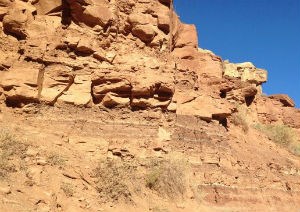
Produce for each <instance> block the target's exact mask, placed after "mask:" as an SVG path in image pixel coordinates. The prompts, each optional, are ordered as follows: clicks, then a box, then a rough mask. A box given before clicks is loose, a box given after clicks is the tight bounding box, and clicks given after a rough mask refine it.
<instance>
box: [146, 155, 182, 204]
mask: <svg viewBox="0 0 300 212" xmlns="http://www.w3.org/2000/svg"><path fill="white" fill-rule="evenodd" d="M185 173H186V163H184V162H183V161H173V160H152V161H151V162H150V164H149V168H148V174H147V175H146V186H147V187H148V188H150V189H153V190H155V191H157V192H158V193H159V194H161V195H164V196H166V197H169V198H172V199H173V198H176V197H178V196H181V197H182V196H183V194H184V193H185V191H186V176H185Z"/></svg>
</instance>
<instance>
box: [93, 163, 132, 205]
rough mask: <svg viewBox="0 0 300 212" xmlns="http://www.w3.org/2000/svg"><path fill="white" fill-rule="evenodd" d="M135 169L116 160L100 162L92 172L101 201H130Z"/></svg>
mask: <svg viewBox="0 0 300 212" xmlns="http://www.w3.org/2000/svg"><path fill="white" fill-rule="evenodd" d="M135 171H136V168H135V167H134V166H133V165H132V164H130V163H126V162H122V161H117V160H105V161H100V162H99V164H98V167H97V168H96V169H95V170H94V177H95V178H96V189H97V191H98V192H99V194H100V198H101V200H103V201H121V200H123V201H125V202H130V201H131V196H132V194H131V185H132V183H135V180H134V178H135Z"/></svg>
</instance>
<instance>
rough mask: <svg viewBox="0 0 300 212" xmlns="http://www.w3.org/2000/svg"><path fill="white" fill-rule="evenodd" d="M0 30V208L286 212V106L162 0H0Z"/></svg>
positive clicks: (292, 148) (252, 70)
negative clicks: (202, 41) (201, 40)
mask: <svg viewBox="0 0 300 212" xmlns="http://www.w3.org/2000/svg"><path fill="white" fill-rule="evenodd" d="M0 29H1V30H0V105H1V106H0V120H1V122H0V126H1V128H2V129H3V130H2V131H1V137H0V138H1V143H0V144H1V145H0V148H1V152H0V153H1V157H0V159H1V161H0V166H1V170H2V171H1V172H0V177H1V179H0V196H1V198H2V201H1V202H0V210H1V211H128V210H133V211H147V210H152V211H299V210H300V180H299V179H300V178H299V177H300V160H299V156H297V155H300V141H299V134H300V110H299V109H296V108H294V106H295V105H294V102H293V100H292V99H290V98H289V97H288V96H287V95H283V94H279V95H272V96H266V95H264V94H263V93H262V87H261V85H262V83H265V82H266V81H267V72H266V71H265V70H262V69H259V68H256V67H255V66H254V65H253V64H252V63H250V62H245V63H239V64H233V63H230V62H229V61H223V60H222V58H220V57H219V56H217V55H215V54H214V53H212V52H211V51H208V50H204V49H201V48H199V47H198V46H199V44H198V38H197V31H196V28H195V26H194V25H189V24H184V23H182V22H181V21H180V20H179V18H178V16H177V15H176V13H175V11H174V9H173V3H172V1H171V0H126V1H125V0H52V1H48V0H26V1H25V0H24V1H21V0H0ZM200 46H201V45H200Z"/></svg>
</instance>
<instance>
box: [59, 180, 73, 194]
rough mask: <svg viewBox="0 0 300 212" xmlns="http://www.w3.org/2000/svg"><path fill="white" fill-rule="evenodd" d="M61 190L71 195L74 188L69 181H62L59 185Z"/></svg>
mask: <svg viewBox="0 0 300 212" xmlns="http://www.w3.org/2000/svg"><path fill="white" fill-rule="evenodd" d="M60 188H61V190H63V192H64V193H65V195H66V196H67V197H72V196H73V195H74V188H73V185H72V184H71V183H66V182H63V183H62V184H61V186H60Z"/></svg>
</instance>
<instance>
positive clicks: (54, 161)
mask: <svg viewBox="0 0 300 212" xmlns="http://www.w3.org/2000/svg"><path fill="white" fill-rule="evenodd" d="M47 163H48V164H49V165H51V166H63V165H65V163H66V159H65V158H64V157H62V156H61V155H59V154H57V153H55V152H51V153H49V154H48V155H47Z"/></svg>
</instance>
